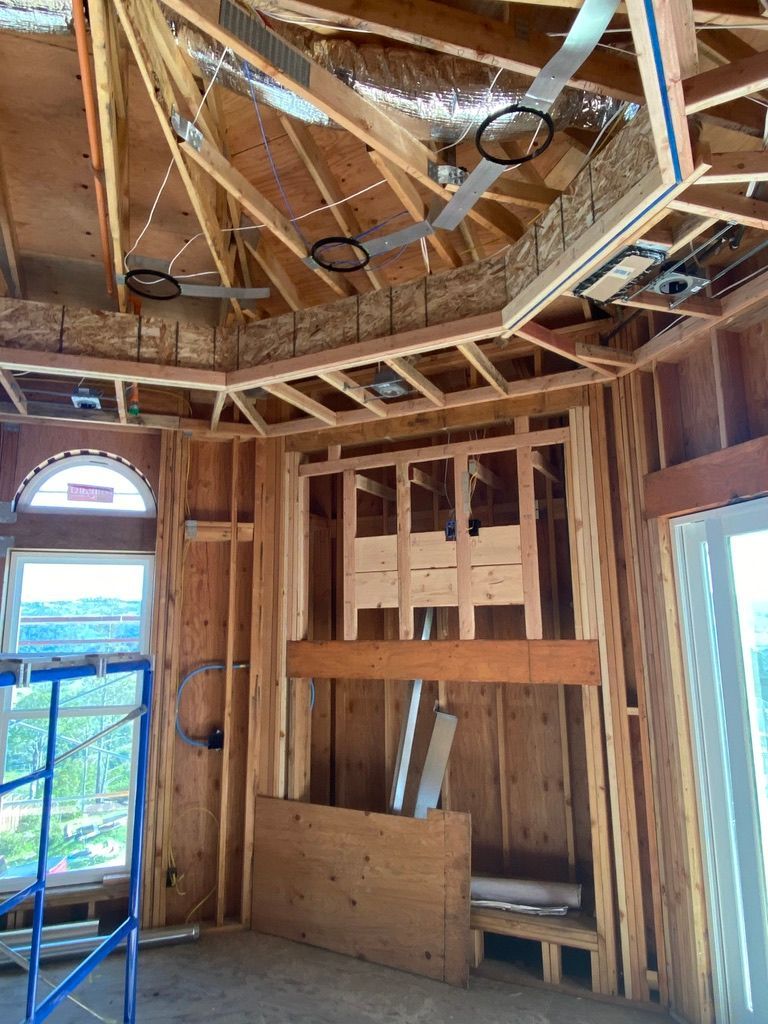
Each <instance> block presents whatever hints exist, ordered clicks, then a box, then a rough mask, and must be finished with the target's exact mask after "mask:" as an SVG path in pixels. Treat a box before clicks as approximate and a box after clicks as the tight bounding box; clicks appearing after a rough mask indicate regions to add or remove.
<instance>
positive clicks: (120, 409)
mask: <svg viewBox="0 0 768 1024" xmlns="http://www.w3.org/2000/svg"><path fill="white" fill-rule="evenodd" d="M218 397H219V396H218V395H217V396H216V398H217V399H218ZM115 400H116V401H117V415H118V416H119V417H120V422H121V423H127V422H128V407H127V405H126V402H125V384H124V383H123V381H121V380H116V381H115Z"/></svg>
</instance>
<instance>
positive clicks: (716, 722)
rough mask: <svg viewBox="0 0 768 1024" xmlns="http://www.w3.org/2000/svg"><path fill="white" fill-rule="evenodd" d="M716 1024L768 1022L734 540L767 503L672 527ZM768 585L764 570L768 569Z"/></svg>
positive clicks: (762, 894) (762, 514) (765, 931)
mask: <svg viewBox="0 0 768 1024" xmlns="http://www.w3.org/2000/svg"><path fill="white" fill-rule="evenodd" d="M671 526H672V535H673V541H674V550H675V567H676V573H677V583H678V598H679V606H680V615H681V625H682V633H683V637H682V639H683V644H684V653H685V660H686V668H687V671H686V679H687V687H688V697H689V701H690V708H691V712H692V713H691V730H692V739H693V748H694V757H695V774H696V788H697V797H698V806H699V815H700V821H701V827H702V839H703V843H702V846H703V855H704V868H705V878H706V886H707V896H708V914H709V930H710V936H711V939H712V942H711V948H712V958H713V989H714V996H715V1002H716V1006H717V1020H718V1022H719V1024H750V1022H754V1024H758V1022H762V1021H764V1020H766V1019H768V1018H767V1017H766V1016H765V1014H766V1012H767V1011H768V922H766V920H765V917H764V908H765V907H766V906H768V902H767V900H768V894H767V893H766V891H765V888H766V887H765V872H764V869H763V864H762V859H761V852H760V846H759V843H760V819H761V812H760V802H761V800H762V799H763V797H762V795H761V794H758V793H757V792H756V790H755V786H754V780H755V774H754V762H753V760H752V756H753V755H752V737H751V735H750V728H749V720H750V719H749V707H748V699H749V694H748V688H747V685H746V682H745V677H744V671H743V657H742V651H741V636H740V630H739V620H738V608H737V601H736V592H735V585H734V580H733V572H732V566H731V560H730V557H729V552H728V541H729V538H730V537H733V536H737V535H739V534H744V533H753V532H757V531H762V530H766V529H768V498H760V499H756V500H754V501H750V502H745V503H743V504H740V505H732V506H727V507H726V508H721V509H714V510H711V511H708V512H701V513H696V514H694V515H690V516H684V517H680V518H678V519H674V520H672V522H671ZM765 571H766V575H768V567H765Z"/></svg>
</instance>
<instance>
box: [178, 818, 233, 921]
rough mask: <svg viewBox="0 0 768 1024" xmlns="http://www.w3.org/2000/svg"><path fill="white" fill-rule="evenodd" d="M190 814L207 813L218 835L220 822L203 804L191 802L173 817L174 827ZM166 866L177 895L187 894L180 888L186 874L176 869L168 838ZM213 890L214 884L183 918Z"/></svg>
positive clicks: (203, 901) (197, 906) (214, 888)
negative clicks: (171, 874)
mask: <svg viewBox="0 0 768 1024" xmlns="http://www.w3.org/2000/svg"><path fill="white" fill-rule="evenodd" d="M190 814H207V815H208V817H209V818H211V820H212V821H213V823H214V824H215V826H216V832H217V837H218V832H219V830H220V828H221V824H220V823H219V819H218V818H217V817H216V815H215V814H214V813H213V811H212V810H211V809H210V807H206V806H205V804H193V805H192V806H191V807H186V808H185V809H184V810H183V811H182V812H181V813H180V814H179V815H178V817H177V818H176V819H175V821H174V825H175V827H176V828H178V826H179V823H180V822H182V821H183V820H184V819H185V818H186V817H187V816H188V815H190ZM168 868H169V870H171V871H172V872H173V881H172V883H171V886H170V887H171V888H172V889H174V890H175V891H176V893H177V895H179V896H187V895H188V891H187V890H186V889H182V888H181V885H182V882H183V881H184V879H185V877H186V874H185V873H184V872H182V873H181V874H179V872H178V870H177V865H176V856H175V854H174V852H173V842H172V840H171V839H170V838H169V840H168ZM214 892H216V886H215V885H214V887H213V889H211V891H210V892H208V893H206V895H205V896H204V897H203V898H202V900H200V901H199V902H198V903H196V904H195V906H194V907H193V908H192V909H191V910H190V911H189V914H188V915H187V917H186V919H185V920H186V921H189V918H190V917H191V916H192V914H194V912H195V911H196V910H197V909H198V908H199V907H201V906H202V905H203V903H205V901H206V900H207V899H209V898H210V897H211V896H212V895H213V893H214Z"/></svg>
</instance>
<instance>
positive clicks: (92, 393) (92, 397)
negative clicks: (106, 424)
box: [71, 387, 102, 409]
mask: <svg viewBox="0 0 768 1024" xmlns="http://www.w3.org/2000/svg"><path fill="white" fill-rule="evenodd" d="M101 394H102V393H101V391H97V390H96V389H95V388H84V387H78V388H75V390H74V391H73V392H72V396H71V397H72V405H74V407H75V408H76V409H101Z"/></svg>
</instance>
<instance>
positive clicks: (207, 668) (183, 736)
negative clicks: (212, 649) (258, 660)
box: [176, 661, 249, 750]
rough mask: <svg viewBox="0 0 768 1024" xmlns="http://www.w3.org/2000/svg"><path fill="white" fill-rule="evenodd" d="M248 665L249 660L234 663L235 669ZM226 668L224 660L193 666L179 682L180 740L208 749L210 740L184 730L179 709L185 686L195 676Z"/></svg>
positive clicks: (189, 744)
mask: <svg viewBox="0 0 768 1024" xmlns="http://www.w3.org/2000/svg"><path fill="white" fill-rule="evenodd" d="M248 667H249V662H247V661H236V662H235V663H234V664H233V665H232V668H233V669H235V668H248ZM226 668H227V666H226V665H225V664H224V663H223V662H219V661H216V662H211V663H210V664H207V665H199V666H198V667H197V668H193V669H192V671H191V672H187V674H186V675H185V676H184V678H183V679H182V681H181V683H179V689H178V690H177V692H176V734H177V735H178V737H179V739H180V740H182V741H183V742H184V743H186V744H187V745H188V746H190V747H203V748H204V749H206V750H207V749H208V742H207V740H198V739H195V738H194V737H193V736H189V735H188V734H187V733H186V732H185V731H184V729H183V727H182V725H181V721H180V720H179V711H180V709H181V695H182V694H183V693H184V687H185V686H186V685H187V683H188V682H190V681H191V680H192V679H194V678H195V676H199V675H200V674H201V673H203V672H213V671H225V670H226Z"/></svg>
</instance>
